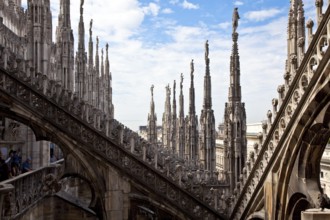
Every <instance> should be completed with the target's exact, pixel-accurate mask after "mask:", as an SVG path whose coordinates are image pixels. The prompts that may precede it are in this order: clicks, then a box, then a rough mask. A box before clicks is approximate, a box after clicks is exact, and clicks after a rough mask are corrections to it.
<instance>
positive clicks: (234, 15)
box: [233, 8, 240, 33]
mask: <svg viewBox="0 0 330 220" xmlns="http://www.w3.org/2000/svg"><path fill="white" fill-rule="evenodd" d="M237 9H238V8H235V9H234V12H233V33H235V32H236V29H237V26H238V19H240V17H239V14H238V11H237Z"/></svg>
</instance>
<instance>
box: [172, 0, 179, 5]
mask: <svg viewBox="0 0 330 220" xmlns="http://www.w3.org/2000/svg"><path fill="white" fill-rule="evenodd" d="M179 2H180V0H170V4H172V5H176V4H178V3H179Z"/></svg>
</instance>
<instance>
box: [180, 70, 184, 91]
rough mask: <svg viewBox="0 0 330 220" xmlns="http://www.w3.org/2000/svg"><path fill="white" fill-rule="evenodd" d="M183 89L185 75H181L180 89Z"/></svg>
mask: <svg viewBox="0 0 330 220" xmlns="http://www.w3.org/2000/svg"><path fill="white" fill-rule="evenodd" d="M182 88H183V73H181V81H180V89H181V90H182Z"/></svg>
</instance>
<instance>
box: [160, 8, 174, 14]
mask: <svg viewBox="0 0 330 220" xmlns="http://www.w3.org/2000/svg"><path fill="white" fill-rule="evenodd" d="M162 13H163V14H172V13H173V10H172V9H170V8H164V9H163V10H162Z"/></svg>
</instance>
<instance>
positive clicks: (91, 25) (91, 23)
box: [89, 19, 93, 36]
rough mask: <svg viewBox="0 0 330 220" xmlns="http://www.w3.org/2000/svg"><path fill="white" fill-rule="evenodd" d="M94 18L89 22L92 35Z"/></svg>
mask: <svg viewBox="0 0 330 220" xmlns="http://www.w3.org/2000/svg"><path fill="white" fill-rule="evenodd" d="M92 27H93V19H91V21H90V22H89V35H90V36H92Z"/></svg>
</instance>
